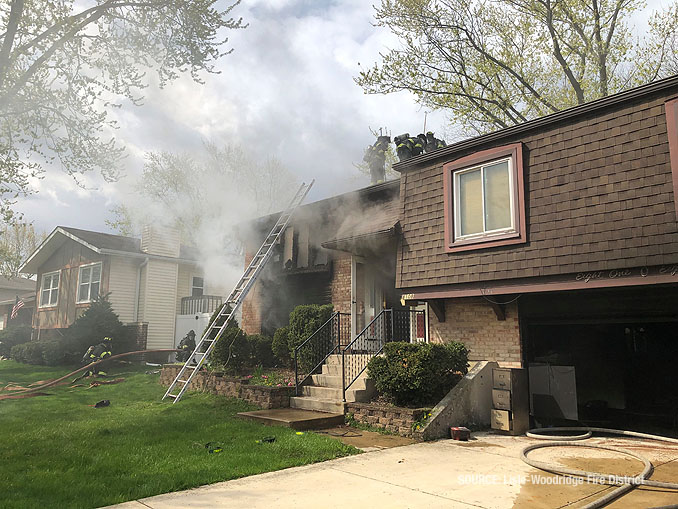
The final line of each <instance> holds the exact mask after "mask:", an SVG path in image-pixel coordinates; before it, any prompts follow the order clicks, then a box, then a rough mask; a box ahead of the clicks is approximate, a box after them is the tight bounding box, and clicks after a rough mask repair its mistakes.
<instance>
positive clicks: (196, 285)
mask: <svg viewBox="0 0 678 509" xmlns="http://www.w3.org/2000/svg"><path fill="white" fill-rule="evenodd" d="M204 290H205V281H204V279H203V278H201V277H194V278H193V283H192V284H191V297H202V295H203V293H204Z"/></svg>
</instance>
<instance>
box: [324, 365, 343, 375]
mask: <svg viewBox="0 0 678 509" xmlns="http://www.w3.org/2000/svg"><path fill="white" fill-rule="evenodd" d="M322 374H323V375H331V376H338V377H339V378H341V364H323V371H322Z"/></svg>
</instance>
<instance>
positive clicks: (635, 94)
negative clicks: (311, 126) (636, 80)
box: [393, 75, 678, 171]
mask: <svg viewBox="0 0 678 509" xmlns="http://www.w3.org/2000/svg"><path fill="white" fill-rule="evenodd" d="M670 88H676V93H678V75H676V76H672V77H670V78H665V79H663V80H658V81H655V82H652V83H648V84H647V85H642V86H640V87H636V88H632V89H630V90H625V91H624V92H619V93H617V94H614V95H609V96H607V97H603V98H601V99H596V100H595V101H591V102H588V103H585V104H581V105H578V106H574V107H572V108H568V109H565V110H562V111H558V112H556V113H552V114H550V115H546V116H545V117H539V118H535V119H534V120H530V121H528V122H524V123H522V124H517V125H514V126H510V127H507V128H505V129H500V130H498V131H493V132H491V133H487V134H483V135H481V136H476V137H474V138H469V139H466V140H462V141H460V142H457V143H453V144H450V145H448V146H447V147H444V148H441V149H438V150H435V151H433V152H429V153H427V154H421V155H418V156H416V157H413V158H411V159H408V160H406V161H402V162H399V163H396V164H394V165H393V169H394V170H395V171H403V170H405V169H408V168H411V167H414V166H417V165H420V164H423V163H426V162H430V161H433V160H436V159H438V158H442V157H447V158H450V157H451V156H453V155H454V154H456V153H457V152H460V151H462V150H466V149H470V148H474V147H477V146H479V145H484V144H486V143H491V142H494V141H497V140H500V139H503V138H507V137H509V136H514V135H517V134H524V133H526V132H528V131H532V130H534V129H540V128H542V127H545V126H550V125H552V124H555V123H557V122H561V121H564V120H569V119H573V118H576V117H580V116H583V115H587V114H589V113H592V112H597V111H599V110H602V109H606V108H610V107H613V106H619V105H624V104H626V103H628V102H629V101H632V100H634V99H637V98H639V97H643V96H647V95H650V94H653V93H655V92H661V91H664V90H667V89H670Z"/></svg>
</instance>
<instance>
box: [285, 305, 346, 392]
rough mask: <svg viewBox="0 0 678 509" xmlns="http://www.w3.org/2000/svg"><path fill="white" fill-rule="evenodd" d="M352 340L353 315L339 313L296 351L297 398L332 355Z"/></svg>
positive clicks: (295, 377)
mask: <svg viewBox="0 0 678 509" xmlns="http://www.w3.org/2000/svg"><path fill="white" fill-rule="evenodd" d="M350 338H351V315H350V314H348V313H340V312H338V311H337V312H335V313H334V314H333V315H332V316H331V317H330V319H329V320H327V321H326V322H325V323H324V324H323V325H321V326H320V328H319V329H318V330H316V331H315V332H314V333H313V334H311V335H310V336H309V337H308V339H306V340H305V341H304V342H303V343H301V344H300V345H299V346H297V347H296V348H295V349H294V379H295V385H296V394H297V396H298V395H299V388H300V387H301V386H302V385H303V384H304V383H305V382H306V380H308V379H309V377H310V376H311V375H312V374H314V373H316V372H317V371H318V369H319V368H320V367H321V366H322V365H323V364H324V363H325V361H326V360H327V358H328V357H329V356H330V355H332V354H333V353H337V354H338V353H339V352H340V351H341V348H342V347H343V346H344V345H345V344H347V343H348V341H349V339H350Z"/></svg>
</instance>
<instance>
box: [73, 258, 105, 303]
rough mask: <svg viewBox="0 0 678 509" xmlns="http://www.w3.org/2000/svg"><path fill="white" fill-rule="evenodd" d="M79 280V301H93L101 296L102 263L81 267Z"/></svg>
mask: <svg viewBox="0 0 678 509" xmlns="http://www.w3.org/2000/svg"><path fill="white" fill-rule="evenodd" d="M78 281H79V283H78V300H77V302H78V303H80V302H92V301H93V300H94V299H95V298H97V297H98V296H99V287H100V285H101V263H94V264H91V265H83V266H82V267H80V276H79V278H78Z"/></svg>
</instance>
